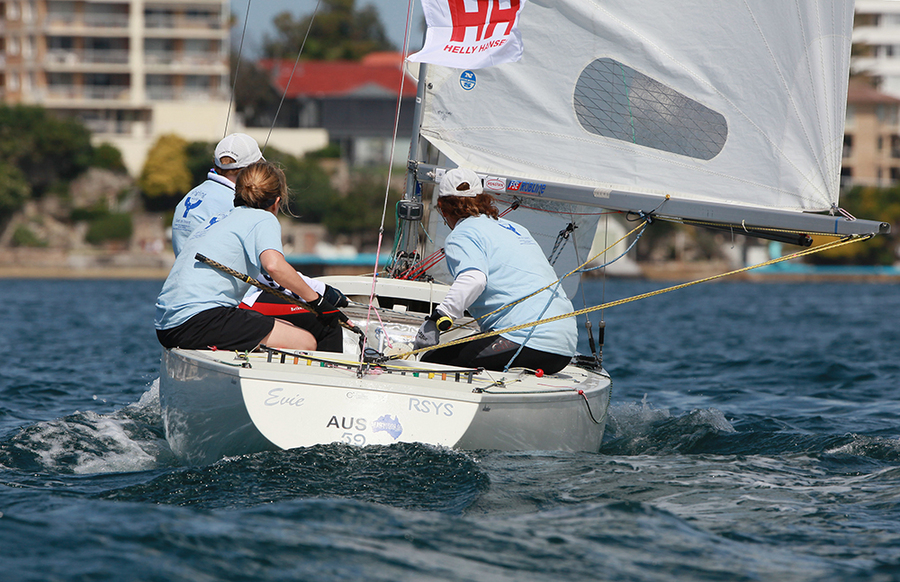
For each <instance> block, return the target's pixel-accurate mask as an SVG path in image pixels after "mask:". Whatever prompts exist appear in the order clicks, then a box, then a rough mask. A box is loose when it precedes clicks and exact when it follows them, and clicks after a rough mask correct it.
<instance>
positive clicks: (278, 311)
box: [240, 301, 310, 317]
mask: <svg viewBox="0 0 900 582" xmlns="http://www.w3.org/2000/svg"><path fill="white" fill-rule="evenodd" d="M240 308H241V309H249V310H251V311H256V312H257V313H262V314H263V315H271V316H273V317H279V316H283V315H297V314H298V313H310V311H309V309H306V308H305V307H300V306H299V305H293V304H290V303H264V302H261V301H257V302H255V303H254V304H253V305H252V306H251V305H247V304H246V303H243V302H241V304H240Z"/></svg>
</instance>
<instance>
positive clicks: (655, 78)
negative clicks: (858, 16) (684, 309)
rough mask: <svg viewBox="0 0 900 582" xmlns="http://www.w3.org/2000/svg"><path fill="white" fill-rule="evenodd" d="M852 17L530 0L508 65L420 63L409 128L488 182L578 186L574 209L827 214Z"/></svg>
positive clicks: (815, 3)
mask: <svg viewBox="0 0 900 582" xmlns="http://www.w3.org/2000/svg"><path fill="white" fill-rule="evenodd" d="M852 22H853V3H852V2H847V1H845V0H783V1H779V2H772V1H771V0H741V1H738V2H731V3H708V2H694V3H684V2H671V0H640V1H636V0H604V1H603V2H597V1H592V0H529V2H528V3H527V4H526V5H525V6H524V10H523V11H522V13H521V15H520V20H519V26H520V28H521V35H522V40H523V43H524V54H523V56H522V58H521V60H520V61H519V62H516V63H507V64H503V65H499V66H495V67H491V68H486V69H479V70H475V71H463V70H461V69H450V68H446V67H440V66H435V65H429V66H428V67H427V73H426V74H427V77H426V81H427V83H426V87H427V88H428V91H427V94H426V97H425V99H424V109H423V112H422V115H423V119H422V125H421V129H420V132H421V135H422V136H423V137H424V138H425V139H427V140H428V141H429V142H430V143H432V144H433V145H435V146H436V147H437V148H438V149H439V150H440V151H441V152H442V153H443V154H444V155H445V156H447V157H448V158H449V159H450V160H452V161H453V163H455V164H457V165H464V166H468V167H470V168H472V169H474V170H476V171H477V172H479V173H480V174H483V175H485V176H492V175H499V176H516V177H519V178H521V179H524V180H528V181H531V182H534V183H538V184H540V183H550V182H553V183H564V184H569V185H572V186H575V187H587V188H589V190H586V191H588V192H592V196H588V197H587V198H593V200H586V197H585V196H584V195H583V193H582V194H579V195H573V196H571V198H570V199H571V200H573V201H578V202H582V203H584V202H589V203H594V204H597V205H601V206H602V205H604V204H605V203H606V202H607V201H608V200H605V199H609V198H610V194H612V196H611V199H612V200H613V201H616V200H617V197H618V196H621V195H622V194H638V195H649V196H650V197H651V198H650V199H651V200H652V199H653V198H656V199H657V200H658V201H659V202H662V201H663V200H664V199H665V196H667V195H668V196H670V197H671V199H672V200H673V201H682V202H693V201H700V202H705V203H711V204H710V206H711V207H712V208H715V207H717V206H718V205H719V204H725V205H726V206H731V207H754V208H758V209H764V210H765V209H771V210H776V211H789V212H790V213H791V214H793V213H794V212H797V211H827V210H831V209H833V208H834V207H835V206H836V205H837V203H838V187H839V175H840V164H841V149H842V143H843V130H844V116H845V107H846V94H847V77H848V70H849V56H850V33H851V28H852ZM505 186H506V187H505V191H506V192H507V193H508V194H516V193H517V192H514V191H511V189H510V188H509V186H508V184H507V185H505ZM579 190H581V191H582V192H583V191H585V190H584V189H583V188H579ZM522 193H523V194H525V195H532V196H538V197H541V196H546V195H547V194H549V193H543V192H522ZM555 197H556V198H557V199H558V198H559V196H558V195H556V196H555ZM642 198H643V199H645V200H646V199H647V198H646V196H642ZM667 204H668V203H667ZM607 207H616V205H615V204H610V206H607ZM647 210H650V208H647ZM704 212H705V211H701V212H699V214H700V215H701V216H702V215H704ZM778 214H780V212H778ZM685 215H687V213H685ZM695 217H696V216H695ZM817 218H818V217H817ZM712 219H713V220H715V217H712ZM742 220H743V219H741V220H737V224H741V221H742ZM762 222H764V221H762ZM760 223H761V222H758V224H760ZM829 229H830V226H829ZM838 231H839V229H838V228H837V227H835V232H838Z"/></svg>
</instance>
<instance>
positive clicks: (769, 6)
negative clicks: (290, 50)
mask: <svg viewBox="0 0 900 582" xmlns="http://www.w3.org/2000/svg"><path fill="white" fill-rule="evenodd" d="M427 3H428V6H426V8H429V7H430V9H431V10H432V15H433V14H435V13H438V12H440V13H442V15H443V16H444V17H446V18H450V19H451V20H452V19H456V21H453V22H452V36H450V37H449V38H451V39H456V40H453V41H452V42H451V41H446V42H443V41H438V44H436V45H435V39H440V38H442V37H441V36H440V33H441V31H439V30H437V29H435V32H434V35H432V30H433V29H432V28H431V24H432V22H431V21H429V31H428V33H427V36H426V48H427V47H428V46H429V38H428V37H429V36H433V37H434V38H432V39H431V43H430V44H431V47H432V48H433V50H434V51H437V53H441V51H443V52H444V53H446V54H445V55H444V56H446V57H449V64H448V63H447V62H445V63H444V64H435V62H440V61H441V58H438V59H436V60H432V61H430V62H426V61H428V59H425V58H422V57H420V58H419V59H418V60H419V61H420V62H421V64H420V66H419V71H418V94H417V109H416V114H415V117H416V132H415V135H414V137H413V141H412V143H411V147H410V155H409V164H408V166H409V174H408V180H407V191H406V194H405V196H404V200H403V201H402V202H401V204H400V205H398V209H397V218H398V227H397V240H396V244H395V247H394V252H393V256H392V257H391V264H390V267H389V268H388V269H387V271H386V272H382V273H378V276H376V277H330V278H327V282H328V283H329V284H331V285H332V286H334V287H337V288H339V289H341V290H342V291H343V292H344V293H345V294H347V295H348V296H349V297H350V298H351V300H352V304H351V307H349V308H347V309H346V310H345V311H346V314H347V315H348V316H349V317H350V319H351V320H352V321H353V322H354V323H355V324H356V325H358V326H359V328H360V329H361V332H362V334H364V336H365V343H364V344H363V345H362V346H360V345H358V343H357V338H356V337H355V336H354V335H353V334H351V333H350V332H347V336H346V337H345V353H344V354H332V353H324V352H285V351H280V350H274V349H268V348H264V349H261V350H258V351H255V352H250V353H242V354H235V353H227V352H215V351H206V350H180V349H173V350H167V351H165V353H164V355H163V361H162V371H161V376H160V403H161V406H162V413H163V418H164V421H165V428H166V436H167V439H168V440H169V443H170V444H171V446H172V449H173V451H174V452H175V453H176V454H178V455H180V456H181V457H182V458H184V459H186V460H187V461H189V462H192V463H205V462H211V461H215V460H216V459H219V458H221V457H223V456H227V455H236V454H242V453H247V452H254V451H258V450H266V449H278V448H282V449H286V448H292V447H299V446H310V445H315V444H320V443H331V442H346V443H349V444H357V445H371V444H376V445H383V444H391V443H395V442H422V443H428V444H432V445H437V446H446V447H455V448H461V449H501V450H542V449H543V450H550V449H553V450H573V451H597V450H598V449H599V447H600V444H601V442H602V438H603V433H604V426H605V423H606V415H607V411H608V406H609V401H610V392H611V387H612V380H611V378H610V377H609V375H608V374H607V372H606V371H605V370H604V369H603V367H602V358H601V352H599V351H598V350H597V349H596V347H595V345H596V344H595V342H594V341H593V338H591V340H592V341H591V342H590V343H591V346H592V351H593V353H592V354H589V355H583V356H576V357H575V358H573V360H572V362H571V363H570V365H569V366H567V367H566V368H565V369H564V370H563V371H561V372H560V373H558V374H553V375H540V374H537V373H535V371H534V370H526V369H517V368H511V369H508V370H506V371H504V372H489V371H485V370H480V369H466V368H457V367H453V366H443V365H438V364H425V363H423V362H420V361H418V359H417V355H415V354H413V355H410V352H408V346H409V345H410V344H412V339H413V337H414V335H415V333H416V330H417V329H418V327H419V325H420V323H421V322H422V320H423V318H424V317H425V316H426V315H427V314H428V313H430V312H431V310H432V309H433V307H434V306H435V305H437V304H438V303H439V302H440V301H441V299H442V298H443V296H444V294H445V293H446V291H447V289H448V286H447V284H448V283H449V282H450V281H448V279H447V274H446V270H445V269H442V264H441V262H440V261H438V260H435V258H434V257H439V256H440V255H439V252H440V246H441V240H442V239H443V237H445V236H446V235H447V233H448V232H449V231H448V229H447V228H446V226H444V225H443V224H441V222H440V220H439V218H438V217H437V216H436V214H437V213H430V212H428V209H429V208H430V206H431V203H433V200H432V198H433V197H434V196H435V194H434V190H435V189H434V187H433V185H434V184H437V183H439V182H440V180H441V178H442V176H443V174H444V173H445V172H446V171H447V170H448V169H450V168H453V167H457V166H465V167H467V168H470V169H472V170H474V171H475V172H477V173H478V174H479V176H480V177H481V178H482V179H483V184H484V188H485V189H486V190H487V191H490V192H492V193H494V194H495V195H496V197H497V199H498V200H499V202H500V204H499V206H500V207H501V210H502V213H503V214H506V215H508V217H509V218H510V220H514V221H515V222H517V223H520V224H523V225H524V226H526V227H527V228H528V229H529V231H530V232H531V233H532V234H533V235H534V236H535V238H536V239H537V240H538V242H539V243H540V244H541V245H542V247H543V248H544V250H545V252H546V253H547V256H548V257H549V258H550V259H551V262H552V263H553V264H554V268H555V269H556V270H557V273H558V274H559V275H560V277H561V278H562V279H561V280H562V285H563V286H564V287H565V288H566V291H567V294H568V295H569V297H574V296H575V291H576V290H577V285H578V284H579V277H578V272H579V269H580V267H581V266H583V265H584V264H585V263H586V262H587V261H590V260H593V259H595V258H596V257H590V256H588V253H589V250H590V248H591V245H592V243H593V242H594V234H595V232H596V228H597V224H598V222H599V221H600V220H603V219H604V217H608V216H609V213H616V214H620V215H622V216H626V217H628V218H631V219H633V220H636V221H642V222H643V223H644V224H645V225H652V224H653V223H654V222H656V221H674V222H678V223H682V224H690V225H695V226H698V227H705V228H714V229H720V230H723V231H726V232H731V233H733V234H740V235H747V236H755V237H761V238H767V239H773V240H778V241H781V242H785V243H793V244H797V245H801V247H802V246H805V245H808V244H809V243H810V241H811V240H812V237H814V236H816V237H818V236H830V237H833V238H834V239H835V240H837V241H841V242H842V243H843V242H849V241H854V240H861V239H865V238H867V237H870V236H873V235H875V234H879V233H886V232H888V231H889V225H887V224H885V223H881V222H878V221H871V220H860V219H856V218H854V217H852V216H850V215H848V214H847V213H845V212H843V211H842V210H841V209H840V208H839V206H838V196H839V174H840V165H841V149H842V137H843V127H844V115H845V106H846V93H847V82H848V72H849V57H850V33H851V28H852V21H853V4H852V2H845V1H844V0H794V1H792V2H780V3H779V2H774V3H773V2H771V1H769V0H744V1H742V2H739V3H725V4H717V5H716V6H715V7H710V6H707V5H703V4H702V3H701V4H698V3H694V4H691V3H687V4H686V3H673V2H669V1H660V0H603V1H602V2H599V1H594V0H527V2H526V0H508V1H506V2H500V1H499V0H492V1H487V2H479V3H477V8H476V9H477V10H479V11H481V12H480V13H479V14H480V18H481V20H480V21H479V20H478V17H477V15H475V16H473V15H472V14H469V15H468V16H467V17H466V18H458V17H459V16H460V14H462V13H463V12H464V11H465V10H466V5H465V4H464V3H463V2H461V1H457V0H427ZM492 11H493V12H492ZM428 15H429V14H428V13H427V12H426V16H428ZM443 33H448V31H447V30H444V31H443ZM491 34H493V35H495V36H493V37H492V36H491ZM496 35H499V36H496ZM445 36H446V35H445ZM441 42H443V44H441ZM454 43H457V44H454ZM465 43H468V45H469V46H474V47H475V48H474V49H465V50H463V49H461V48H460V47H461V46H463V44H465ZM479 43H481V44H480V45H479ZM517 44H519V45H520V46H519V47H518V49H516V45H517ZM479 46H480V47H482V48H479ZM497 47H501V48H503V49H504V50H505V51H506V53H516V51H518V53H517V54H515V55H514V57H513V58H508V54H507V55H506V56H503V55H502V54H501V56H502V57H503V58H500V57H497V60H504V59H505V60H506V62H502V63H501V64H495V63H490V64H491V65H492V66H486V67H468V66H466V61H464V60H462V61H456V60H454V59H457V58H458V57H460V56H461V55H463V56H464V55H465V54H469V53H474V54H477V53H479V52H482V51H488V50H489V49H492V48H497ZM425 52H426V51H425V50H424V49H423V51H422V53H425ZM413 60H417V59H416V58H415V57H413ZM421 230H425V231H426V232H428V233H429V234H428V237H426V244H425V245H424V246H423V244H422V240H421V237H420V231H421ZM593 307H594V308H596V307H597V306H593ZM582 312H583V313H588V312H590V308H586V309H585V310H582ZM587 319H588V322H589V321H590V319H589V316H588V317H587ZM536 323H537V324H540V322H536ZM477 330H478V327H477V322H475V321H471V320H469V321H463V322H461V326H460V327H459V329H457V330H455V331H453V332H451V333H446V334H443V335H442V337H441V340H442V342H447V341H453V340H455V339H458V338H460V337H462V336H466V335H469V334H471V333H473V332H475V331H477ZM599 343H600V344H601V345H602V338H601V339H600V341H599ZM403 346H407V347H406V348H404V347H403ZM404 350H407V351H406V354H405V355H404ZM371 353H375V354H377V355H378V356H377V357H374V358H373V357H369V355H370V354H371Z"/></svg>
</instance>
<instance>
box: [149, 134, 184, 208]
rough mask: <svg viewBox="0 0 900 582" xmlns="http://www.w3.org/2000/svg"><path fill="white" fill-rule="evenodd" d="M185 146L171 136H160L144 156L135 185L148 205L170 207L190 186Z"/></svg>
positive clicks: (182, 140) (182, 142)
mask: <svg viewBox="0 0 900 582" xmlns="http://www.w3.org/2000/svg"><path fill="white" fill-rule="evenodd" d="M187 146H188V143H187V141H185V140H184V139H182V138H181V137H179V136H177V135H175V134H166V135H161V136H160V137H159V138H158V139H157V140H156V143H154V144H153V147H152V148H150V151H149V152H148V154H147V159H146V161H145V162H144V168H143V169H142V170H141V177H140V179H139V180H138V186H139V187H140V189H141V192H143V193H144V196H145V197H146V199H147V201H148V203H149V206H150V207H156V206H158V205H162V206H163V207H169V206H174V204H175V202H177V200H178V199H180V198H181V196H183V195H184V194H185V193H187V191H188V190H190V189H191V188H192V187H193V185H192V183H191V172H190V170H189V169H188V155H187Z"/></svg>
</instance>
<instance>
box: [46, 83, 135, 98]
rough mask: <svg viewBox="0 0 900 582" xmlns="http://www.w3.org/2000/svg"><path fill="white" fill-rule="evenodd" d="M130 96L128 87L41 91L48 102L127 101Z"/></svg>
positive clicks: (59, 87) (56, 87)
mask: <svg viewBox="0 0 900 582" xmlns="http://www.w3.org/2000/svg"><path fill="white" fill-rule="evenodd" d="M130 96H131V88H130V87H128V86H126V85H49V86H47V88H46V89H45V90H43V91H41V97H42V100H48V101H50V100H52V101H60V100H62V101H79V100H81V101H127V100H128V99H129V97H130Z"/></svg>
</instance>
